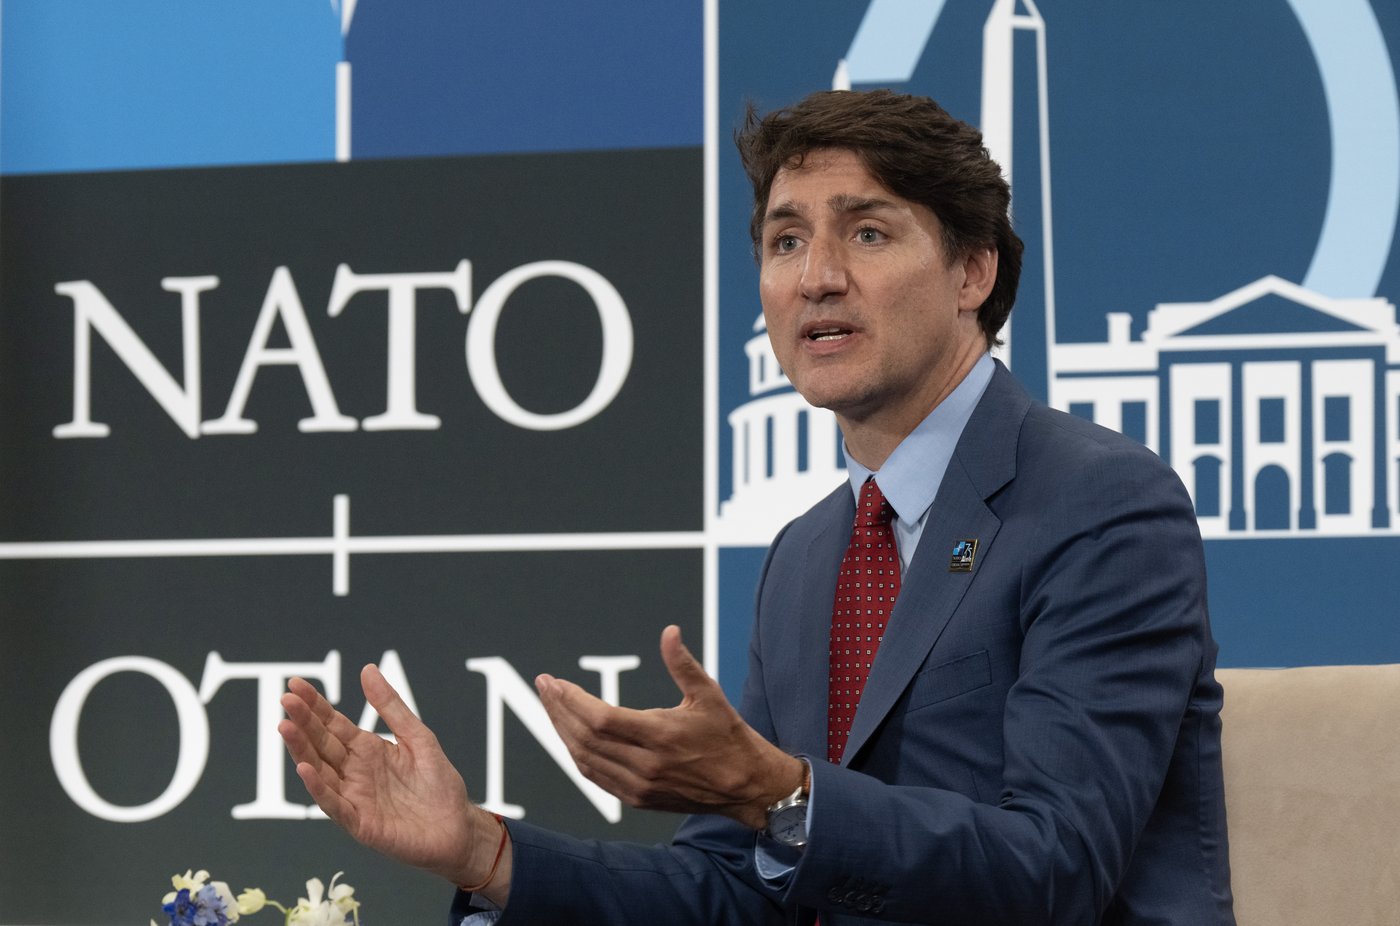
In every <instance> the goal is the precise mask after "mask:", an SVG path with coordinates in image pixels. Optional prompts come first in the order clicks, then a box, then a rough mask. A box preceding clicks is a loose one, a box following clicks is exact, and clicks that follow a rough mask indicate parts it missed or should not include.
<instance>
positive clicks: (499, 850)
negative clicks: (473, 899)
mask: <svg viewBox="0 0 1400 926" xmlns="http://www.w3.org/2000/svg"><path fill="white" fill-rule="evenodd" d="M491 816H493V817H495V818H496V823H497V824H499V825H500V827H501V841H500V843H499V844H498V845H497V846H496V858H495V859H494V860H493V861H492V862H491V870H490V871H488V872H487V873H486V880H485V881H482V882H481V883H480V884H478V885H477V886H476V887H465V886H463V885H461V884H459V885H457V887H458V888H459V889H460V890H461V891H463V892H465V893H467V894H475V893H476V892H477V891H480V890H482V889H484V888H485V887H486V885H488V884H490V883H491V879H492V878H494V877H496V869H497V868H499V867H500V865H501V856H502V855H504V854H505V851H506V841H507V840H508V839H509V838H510V830H508V829H506V821H505V818H504V817H502V816H501V815H500V814H498V813H493V814H491Z"/></svg>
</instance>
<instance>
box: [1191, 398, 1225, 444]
mask: <svg viewBox="0 0 1400 926" xmlns="http://www.w3.org/2000/svg"><path fill="white" fill-rule="evenodd" d="M1195 411H1196V443H1198V444H1218V443H1220V400H1219V399H1197V400H1196V408H1195Z"/></svg>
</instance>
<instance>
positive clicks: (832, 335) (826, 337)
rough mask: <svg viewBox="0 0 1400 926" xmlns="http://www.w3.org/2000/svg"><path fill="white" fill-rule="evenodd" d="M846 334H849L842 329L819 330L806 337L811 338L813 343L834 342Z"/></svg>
mask: <svg viewBox="0 0 1400 926" xmlns="http://www.w3.org/2000/svg"><path fill="white" fill-rule="evenodd" d="M848 333H849V332H847V331H846V329H844V328H819V329H817V330H816V331H813V332H812V333H811V334H809V335H807V337H809V338H811V339H812V340H813V341H834V340H836V339H837V338H840V337H844V336H845V335H846V334H848Z"/></svg>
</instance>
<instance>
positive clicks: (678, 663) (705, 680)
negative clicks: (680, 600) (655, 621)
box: [661, 624, 718, 699]
mask: <svg viewBox="0 0 1400 926" xmlns="http://www.w3.org/2000/svg"><path fill="white" fill-rule="evenodd" d="M661 661H662V662H664V663H665V664H666V671H667V672H670V673H671V679H672V681H674V682H675V683H676V687H677V688H679V689H680V690H681V694H682V695H684V696H685V697H687V698H691V699H695V698H701V697H705V696H708V695H710V694H712V693H713V692H714V691H715V690H716V689H717V688H718V686H717V685H716V683H715V680H714V679H712V678H710V675H709V673H707V672H706V671H705V667H704V666H702V665H700V662H699V661H698V660H697V659H696V658H695V656H694V655H692V654H691V652H690V650H689V649H688V648H687V647H686V645H685V643H684V642H682V641H681V629H680V628H679V627H677V626H676V625H675V624H671V625H670V626H668V627H667V628H666V629H665V630H663V631H661Z"/></svg>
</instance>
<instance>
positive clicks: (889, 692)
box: [811, 363, 1030, 765]
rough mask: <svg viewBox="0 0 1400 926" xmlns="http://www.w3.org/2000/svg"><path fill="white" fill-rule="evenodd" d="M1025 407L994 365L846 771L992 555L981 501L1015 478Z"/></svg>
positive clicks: (907, 587)
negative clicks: (956, 562)
mask: <svg viewBox="0 0 1400 926" xmlns="http://www.w3.org/2000/svg"><path fill="white" fill-rule="evenodd" d="M1029 407H1030V399H1029V397H1028V396H1027V395H1026V393H1025V391H1024V390H1023V389H1022V388H1021V387H1020V385H1019V384H1018V383H1017V382H1016V381H1015V380H1014V379H1013V378H1012V377H1011V374H1010V373H1008V372H1007V371H1006V368H1005V367H1003V366H1002V365H1001V364H1000V363H998V364H997V370H996V373H995V374H994V375H993V377H992V381H991V383H990V384H989V385H988V386H987V390H986V392H984V393H983V395H982V399H981V401H979V402H978V404H977V408H976V409H974V411H973V414H972V417H971V418H970V419H969V420H968V423H967V427H966V428H964V430H963V435H962V438H961V439H960V440H959V441H958V446H957V449H956V450H955V451H954V453H953V458H952V459H951V460H950V461H949V463H948V469H947V472H945V473H944V475H943V482H942V484H941V485H940V486H939V489H938V494H937V496H936V497H935V498H934V500H933V505H932V506H931V507H930V509H929V515H928V521H927V522H926V523H925V526H924V532H923V535H922V536H921V537H920V538H919V546H918V549H917V550H916V551H915V552H914V560H913V562H912V563H910V565H909V569H908V572H907V576H906V577H905V580H904V581H903V582H902V583H901V588H900V593H899V600H898V601H897V602H895V606H894V611H893V613H892V614H891V615H890V621H889V624H888V626H886V628H885V636H884V640H883V641H882V642H881V644H880V651H879V652H878V653H877V654H876V656H875V665H874V667H873V668H872V669H871V672H870V678H869V680H868V681H867V682H866V686H865V691H864V693H863V694H862V695H861V700H860V706H859V707H858V708H857V710H856V716H855V721H854V723H853V724H852V726H851V736H850V740H849V741H848V742H847V744H846V752H845V755H844V757H843V758H842V761H841V764H842V765H848V764H850V761H851V759H852V758H853V757H854V756H856V755H857V754H858V753H859V752H860V750H861V747H862V746H864V744H865V743H866V742H867V741H868V740H869V739H870V737H871V735H872V734H873V733H874V732H875V730H876V729H877V728H878V727H879V725H880V724H881V722H883V720H884V719H885V717H886V716H887V715H888V714H889V712H890V710H891V709H892V708H893V707H894V705H895V702H896V701H898V700H899V696H900V695H901V694H902V693H903V692H904V690H905V688H907V687H908V685H909V682H910V680H911V679H913V677H914V675H915V674H916V673H917V672H918V671H919V669H920V668H921V667H922V666H923V665H924V664H925V662H926V660H927V659H928V656H929V653H930V652H931V651H932V650H933V648H934V646H936V645H937V643H938V639H939V637H940V636H941V635H942V633H943V629H944V627H946V626H947V624H948V621H949V620H950V619H951V618H952V616H953V613H954V611H955V610H956V609H957V606H958V603H959V602H960V601H961V600H962V598H963V595H964V594H966V592H967V590H968V588H969V587H970V586H971V584H972V583H973V582H974V581H976V578H977V572H978V570H979V568H980V567H979V564H980V563H981V562H983V561H985V560H986V558H987V557H988V556H989V555H990V553H991V549H992V544H993V541H994V540H995V539H996V535H997V531H998V529H999V528H1000V526H1001V521H1000V520H999V519H998V518H997V516H996V515H995V514H994V513H993V512H992V511H991V509H990V508H988V507H987V505H986V502H985V499H987V498H988V497H990V496H991V495H992V494H993V493H994V492H996V491H997V490H998V489H1000V488H1001V487H1002V486H1004V485H1006V483H1007V482H1009V481H1010V480H1011V479H1012V478H1013V477H1014V476H1015V470H1016V438H1017V434H1018V433H1019V431H1020V427H1021V422H1022V420H1023V419H1024V418H1025V414H1026V410H1027V409H1028V408H1029ZM973 538H975V539H976V540H977V555H976V557H975V559H974V561H973V568H972V571H971V572H952V571H950V570H949V568H948V567H949V562H950V560H951V557H952V552H953V546H954V544H956V543H957V542H958V541H960V540H967V539H973ZM837 561H838V563H839V554H838V560H837ZM814 565H818V564H814ZM811 574H815V573H811ZM833 593H834V586H833Z"/></svg>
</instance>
